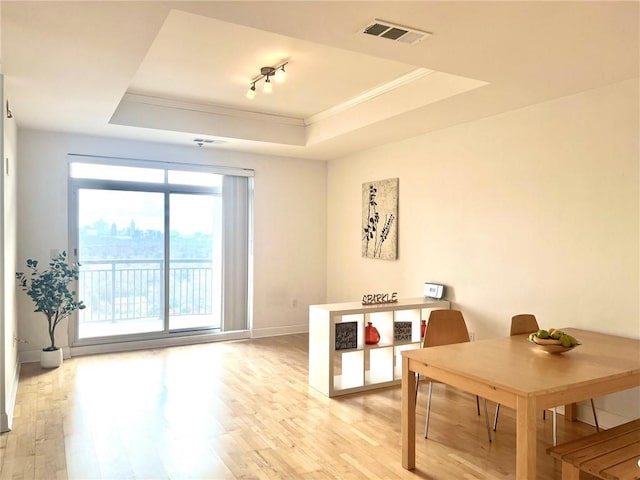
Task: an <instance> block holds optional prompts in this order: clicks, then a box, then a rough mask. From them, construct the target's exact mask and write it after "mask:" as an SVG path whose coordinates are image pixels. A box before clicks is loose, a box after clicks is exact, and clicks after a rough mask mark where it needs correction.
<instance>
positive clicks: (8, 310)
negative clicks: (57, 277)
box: [0, 75, 19, 431]
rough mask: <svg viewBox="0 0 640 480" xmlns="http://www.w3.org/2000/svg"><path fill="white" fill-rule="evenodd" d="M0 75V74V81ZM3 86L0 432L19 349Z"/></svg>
mask: <svg viewBox="0 0 640 480" xmlns="http://www.w3.org/2000/svg"><path fill="white" fill-rule="evenodd" d="M1 77H2V76H1V75H0V78H1ZM0 83H1V84H2V85H3V87H2V93H3V95H2V119H1V121H0V124H2V148H0V150H1V153H0V162H2V164H3V167H2V170H3V172H2V186H1V188H0V191H1V192H2V215H1V217H2V224H1V225H0V231H1V232H2V233H1V238H0V244H1V245H2V259H1V261H0V264H1V265H2V269H1V270H2V281H0V284H2V288H1V289H0V292H1V293H0V295H1V297H0V305H2V312H1V313H0V315H2V319H1V321H0V326H1V328H2V335H0V337H2V342H1V344H2V348H1V349H0V352H1V353H0V356H1V361H0V364H1V365H2V375H0V376H1V377H2V385H1V386H0V388H2V389H3V390H2V393H1V396H2V402H1V403H2V408H1V409H0V431H5V430H8V429H10V428H11V423H12V417H13V407H14V405H15V400H16V395H17V393H18V377H19V363H18V348H17V342H16V337H17V319H18V315H17V312H16V282H15V265H16V223H17V212H16V198H17V175H16V142H17V133H16V122H15V119H14V118H9V116H8V114H7V103H6V100H10V96H9V95H8V92H7V91H6V88H5V87H4V81H1V82H0Z"/></svg>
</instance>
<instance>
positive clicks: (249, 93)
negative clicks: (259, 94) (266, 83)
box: [247, 83, 256, 100]
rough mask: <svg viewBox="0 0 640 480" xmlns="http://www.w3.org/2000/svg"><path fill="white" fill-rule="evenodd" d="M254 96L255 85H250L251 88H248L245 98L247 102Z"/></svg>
mask: <svg viewBox="0 0 640 480" xmlns="http://www.w3.org/2000/svg"><path fill="white" fill-rule="evenodd" d="M255 96H256V84H255V83H252V84H251V87H249V90H247V98H248V99H249V100H253V99H254V98H255Z"/></svg>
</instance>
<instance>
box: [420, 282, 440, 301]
mask: <svg viewBox="0 0 640 480" xmlns="http://www.w3.org/2000/svg"><path fill="white" fill-rule="evenodd" d="M424 296H425V297H429V298H437V299H438V300H440V299H441V298H442V297H443V296H444V285H440V284H439V283H425V284H424Z"/></svg>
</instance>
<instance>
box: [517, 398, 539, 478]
mask: <svg viewBox="0 0 640 480" xmlns="http://www.w3.org/2000/svg"><path fill="white" fill-rule="evenodd" d="M516 410H517V412H516V415H517V423H516V479H517V480H535V479H536V460H537V459H536V399H535V398H529V397H518V399H517V401H516Z"/></svg>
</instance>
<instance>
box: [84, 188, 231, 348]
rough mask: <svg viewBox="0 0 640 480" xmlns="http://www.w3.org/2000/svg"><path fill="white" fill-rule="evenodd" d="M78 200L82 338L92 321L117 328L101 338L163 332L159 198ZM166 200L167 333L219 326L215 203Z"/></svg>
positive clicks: (103, 195) (209, 198) (131, 195)
mask: <svg viewBox="0 0 640 480" xmlns="http://www.w3.org/2000/svg"><path fill="white" fill-rule="evenodd" d="M79 197H80V198H79V231H78V234H79V261H80V264H81V267H80V280H79V298H81V299H82V300H83V301H84V302H85V304H86V305H87V308H86V309H85V310H82V311H81V312H80V317H79V326H80V328H79V333H80V338H83V337H87V336H93V335H94V333H87V332H96V329H95V328H92V329H90V328H89V327H88V326H89V324H92V323H95V322H110V323H121V324H123V326H122V329H118V328H112V329H110V330H108V332H109V333H104V334H105V335H114V334H123V333H140V332H141V331H159V330H162V329H163V328H164V216H165V212H164V195H163V194H162V193H157V192H131V191H115V190H96V189H81V190H80V192H79ZM170 198H171V204H172V206H171V216H170V225H171V231H170V236H169V238H170V240H169V241H170V252H171V253H170V255H171V263H170V269H169V290H168V296H169V299H168V300H169V316H170V328H171V329H178V328H188V327H190V326H191V327H193V326H207V327H216V326H218V327H219V326H220V312H219V310H220V308H219V304H220V298H219V297H220V295H219V294H217V293H218V290H219V288H220V279H219V277H220V254H219V253H217V252H218V251H219V250H220V238H221V237H220V232H219V228H214V225H215V224H219V223H220V205H219V204H220V199H219V197H216V196H213V195H184V194H180V195H173V194H172V195H171V197H170ZM194 212H197V213H198V215H197V218H194ZM188 217H190V218H188ZM216 219H217V222H216V221H215V220H216ZM174 227H175V228H174ZM216 262H217V265H214V264H216ZM216 294H217V297H218V298H215V296H216ZM216 309H217V310H218V311H215V310H216ZM187 317H189V318H191V320H188V321H184V319H185V318H187ZM174 319H175V321H174ZM135 321H137V322H138V323H139V325H137V326H135V325H134V323H135ZM124 323H128V324H129V326H128V327H127V326H124ZM83 325H84V326H85V327H87V328H84V327H83ZM131 328H133V331H132V330H131ZM83 332H85V333H84V334H83Z"/></svg>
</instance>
